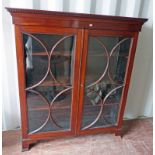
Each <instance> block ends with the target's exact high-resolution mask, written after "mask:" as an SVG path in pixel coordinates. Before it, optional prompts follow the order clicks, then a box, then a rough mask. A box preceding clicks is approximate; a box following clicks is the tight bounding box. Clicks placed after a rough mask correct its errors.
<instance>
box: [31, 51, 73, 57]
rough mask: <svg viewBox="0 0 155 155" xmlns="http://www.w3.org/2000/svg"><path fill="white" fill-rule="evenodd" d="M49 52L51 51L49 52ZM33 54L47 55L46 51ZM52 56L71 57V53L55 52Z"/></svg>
mask: <svg viewBox="0 0 155 155" xmlns="http://www.w3.org/2000/svg"><path fill="white" fill-rule="evenodd" d="M48 53H49V52H48ZM32 55H33V56H47V53H46V52H33V53H32ZM52 56H63V57H70V56H71V54H70V53H67V52H65V53H64V52H53V54H52Z"/></svg>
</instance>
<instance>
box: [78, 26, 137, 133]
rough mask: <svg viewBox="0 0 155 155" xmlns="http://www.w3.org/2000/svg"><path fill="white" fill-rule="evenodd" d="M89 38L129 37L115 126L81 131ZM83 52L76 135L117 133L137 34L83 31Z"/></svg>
mask: <svg viewBox="0 0 155 155" xmlns="http://www.w3.org/2000/svg"><path fill="white" fill-rule="evenodd" d="M89 36H111V37H114V36H117V37H131V38H132V40H131V43H130V49H129V56H128V61H127V65H126V72H125V77H124V87H123V90H122V95H121V99H120V108H119V112H118V118H117V125H116V126H110V127H99V128H89V129H86V130H82V129H81V124H82V114H83V106H84V83H85V74H86V65H87V55H88V43H89V42H88V38H89ZM83 38H84V39H83V42H84V43H83V45H84V46H83V51H82V59H81V61H82V62H81V63H82V68H81V74H80V92H79V94H80V95H79V110H78V123H77V134H78V135H87V134H96V133H100V132H114V133H118V131H120V130H121V127H122V123H123V115H124V110H125V105H126V100H127V94H128V89H129V84H130V79H131V73H132V68H133V62H134V56H135V52H136V45H137V40H138V32H126V31H111V30H94V29H93V30H91V29H87V30H84V37H83Z"/></svg>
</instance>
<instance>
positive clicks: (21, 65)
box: [15, 25, 28, 139]
mask: <svg viewBox="0 0 155 155" xmlns="http://www.w3.org/2000/svg"><path fill="white" fill-rule="evenodd" d="M15 37H16V53H17V65H18V82H19V97H20V109H21V128H22V137H23V139H26V138H27V130H28V125H27V106H26V94H25V76H24V75H25V73H24V55H23V43H22V34H21V30H20V27H19V26H17V25H16V26H15Z"/></svg>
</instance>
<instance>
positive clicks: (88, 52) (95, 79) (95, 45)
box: [79, 30, 132, 133]
mask: <svg viewBox="0 0 155 155" xmlns="http://www.w3.org/2000/svg"><path fill="white" fill-rule="evenodd" d="M84 41H85V43H87V42H88V44H85V45H84V51H83V57H82V64H85V65H83V68H82V75H81V91H80V92H81V94H80V112H79V113H80V114H81V115H80V121H79V132H81V133H84V132H87V131H88V130H89V131H90V130H92V131H93V130H94V131H95V130H98V131H99V130H100V129H105V128H107V127H114V126H117V124H118V117H119V112H120V107H121V98H122V92H123V88H124V86H125V74H126V68H127V62H128V57H129V51H130V46H131V42H132V39H131V35H129V36H128V35H127V34H123V33H119V32H108V31H105V32H104V31H95V30H89V31H87V30H86V31H85V36H84Z"/></svg>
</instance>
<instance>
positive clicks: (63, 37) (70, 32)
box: [21, 27, 80, 137]
mask: <svg viewBox="0 0 155 155" xmlns="http://www.w3.org/2000/svg"><path fill="white" fill-rule="evenodd" d="M21 34H22V40H23V56H24V62H25V66H24V70H25V93H26V107H27V109H26V111H27V113H26V118H27V122H26V123H27V125H26V126H27V134H28V135H30V137H31V136H32V137H33V135H34V134H36V135H37V134H38V135H39V134H40V133H41V134H47V133H48V135H49V133H51V134H53V135H58V136H60V135H62V133H64V134H65V135H66V134H74V132H75V122H76V115H77V114H76V113H77V108H76V106H77V104H76V99H75V98H76V95H75V94H76V89H75V88H77V83H76V82H74V78H75V77H76V79H77V77H78V72H77V71H76V65H78V62H77V61H76V60H75V55H76V53H77V52H78V51H77V50H78V48H77V45H76V44H77V42H78V40H79V35H80V32H77V30H75V29H52V28H49V27H47V28H37V27H36V28H35V29H34V28H33V29H31V28H29V27H25V28H23V30H22V33H21ZM77 57H78V55H77Z"/></svg>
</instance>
